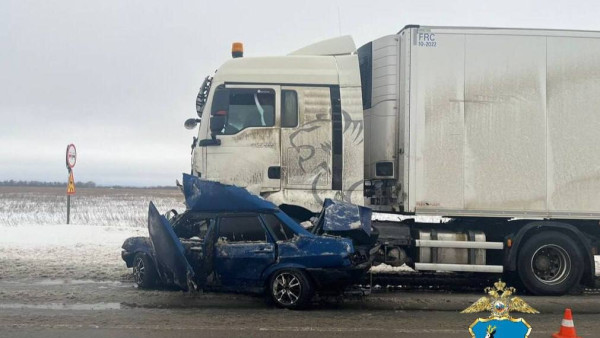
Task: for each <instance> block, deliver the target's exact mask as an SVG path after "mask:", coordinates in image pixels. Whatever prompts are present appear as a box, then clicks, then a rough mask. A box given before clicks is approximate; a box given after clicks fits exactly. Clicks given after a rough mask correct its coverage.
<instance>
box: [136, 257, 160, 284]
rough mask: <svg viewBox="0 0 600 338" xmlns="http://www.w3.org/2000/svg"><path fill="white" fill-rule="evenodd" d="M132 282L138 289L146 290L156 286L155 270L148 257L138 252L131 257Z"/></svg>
mask: <svg viewBox="0 0 600 338" xmlns="http://www.w3.org/2000/svg"><path fill="white" fill-rule="evenodd" d="M132 266H133V280H134V282H135V284H137V286H138V287H140V288H143V289H148V288H151V287H153V286H155V285H156V278H157V273H156V268H154V263H153V262H152V260H151V259H150V257H149V256H148V255H146V254H144V253H141V252H138V253H137V254H135V256H134V257H133V264H132Z"/></svg>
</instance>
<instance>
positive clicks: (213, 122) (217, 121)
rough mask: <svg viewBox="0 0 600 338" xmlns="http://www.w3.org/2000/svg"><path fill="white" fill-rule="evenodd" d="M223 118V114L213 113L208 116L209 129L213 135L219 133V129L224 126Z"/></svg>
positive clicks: (224, 117)
mask: <svg viewBox="0 0 600 338" xmlns="http://www.w3.org/2000/svg"><path fill="white" fill-rule="evenodd" d="M225 119H226V116H224V115H213V116H211V117H210V131H211V133H212V134H213V136H214V135H216V134H219V133H220V132H221V130H223V128H224V127H225Z"/></svg>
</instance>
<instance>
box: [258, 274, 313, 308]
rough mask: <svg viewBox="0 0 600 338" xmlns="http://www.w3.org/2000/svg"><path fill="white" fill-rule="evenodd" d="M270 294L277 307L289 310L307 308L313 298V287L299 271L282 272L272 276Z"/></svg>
mask: <svg viewBox="0 0 600 338" xmlns="http://www.w3.org/2000/svg"><path fill="white" fill-rule="evenodd" d="M269 292H270V294H271V299H273V301H274V302H275V305H277V306H279V307H283V308H287V309H293V310H297V309H303V308H306V307H307V306H308V304H309V302H310V301H311V299H312V297H313V293H314V291H313V287H312V285H311V283H310V281H309V280H308V278H307V277H306V275H305V274H304V273H303V272H302V271H299V270H281V271H277V272H275V273H274V274H273V276H271V279H270V281H269Z"/></svg>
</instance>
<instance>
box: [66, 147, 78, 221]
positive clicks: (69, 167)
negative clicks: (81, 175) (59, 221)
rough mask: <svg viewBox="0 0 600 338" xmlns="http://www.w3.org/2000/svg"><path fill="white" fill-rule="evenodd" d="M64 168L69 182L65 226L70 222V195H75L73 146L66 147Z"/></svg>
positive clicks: (74, 156) (75, 152)
mask: <svg viewBox="0 0 600 338" xmlns="http://www.w3.org/2000/svg"><path fill="white" fill-rule="evenodd" d="M65 162H66V166H67V170H68V171H69V182H68V183H67V224H69V223H70V221H71V195H75V178H74V177H73V167H74V166H75V163H76V162H77V150H76V149H75V145H74V144H72V143H71V144H69V145H68V146H67V155H66V161H65Z"/></svg>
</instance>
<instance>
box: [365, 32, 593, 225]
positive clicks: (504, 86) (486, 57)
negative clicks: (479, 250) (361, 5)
mask: <svg viewBox="0 0 600 338" xmlns="http://www.w3.org/2000/svg"><path fill="white" fill-rule="evenodd" d="M390 45H395V46H397V49H394V48H393V47H392V48H390V47H389V46H390ZM372 50H373V58H372V60H373V61H372V62H373V65H372V70H373V84H372V90H371V97H370V98H369V99H370V101H369V102H370V103H371V105H370V107H367V108H368V109H367V110H366V114H365V119H366V120H367V121H370V123H369V124H368V126H369V127H370V128H369V129H367V131H366V135H365V139H366V140H367V141H368V142H370V144H368V145H366V147H367V148H366V149H367V153H369V154H371V158H366V159H365V162H366V163H365V173H366V178H367V179H376V178H381V177H379V176H377V175H376V173H375V170H374V168H375V165H376V163H379V162H381V161H393V163H394V167H395V168H394V169H395V170H394V175H393V177H390V178H394V179H395V180H396V181H397V182H398V183H399V184H398V185H397V186H396V187H399V189H397V191H396V192H397V194H398V200H399V202H400V204H401V205H402V209H403V210H404V212H408V213H416V214H434V215H446V216H485V217H546V218H569V219H600V154H599V152H598V150H597V149H598V148H597V147H598V145H600V133H598V130H599V128H600V34H599V33H597V32H581V31H557V30H523V29H486V28H446V27H410V26H409V27H407V28H405V29H403V30H402V31H400V32H399V33H398V34H397V35H392V36H387V37H384V38H381V39H379V40H375V41H374V42H373V48H372ZM382 53H383V55H381V54H382ZM393 56H397V57H396V61H395V62H392V61H391V60H390V59H389V57H393ZM406 56H409V58H406ZM386 57H387V58H386ZM385 68H387V69H388V70H387V72H386V74H387V75H388V76H389V74H397V76H398V80H397V81H393V80H391V79H389V77H388V78H387V79H386V78H382V77H377V76H376V74H377V72H378V69H385ZM390 68H391V69H394V71H390ZM386 94H387V96H386ZM389 94H392V95H389ZM387 106H392V107H397V112H398V115H397V124H396V128H394V130H393V131H392V130H389V131H386V132H383V133H382V132H381V129H380V128H378V127H377V125H378V121H379V124H382V123H381V122H382V121H383V120H384V119H385V118H381V116H382V115H384V114H383V113H381V112H379V110H381V111H382V112H383V111H387V112H389V111H390V109H389V107H387ZM383 107H386V108H385V109H383ZM393 118H396V117H393ZM389 119H390V118H388V120H389ZM388 129H389V127H388ZM392 133H393V134H392ZM378 135H379V136H378ZM377 137H380V139H379V140H377ZM394 140H397V146H396V148H395V151H388V153H389V154H382V152H384V151H385V150H386V149H388V148H389V145H390V141H391V144H393V143H395V142H394ZM384 143H385V144H386V146H384V145H382V144H384ZM370 147H372V148H373V151H369V148H370ZM375 148H376V149H378V150H375Z"/></svg>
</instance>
